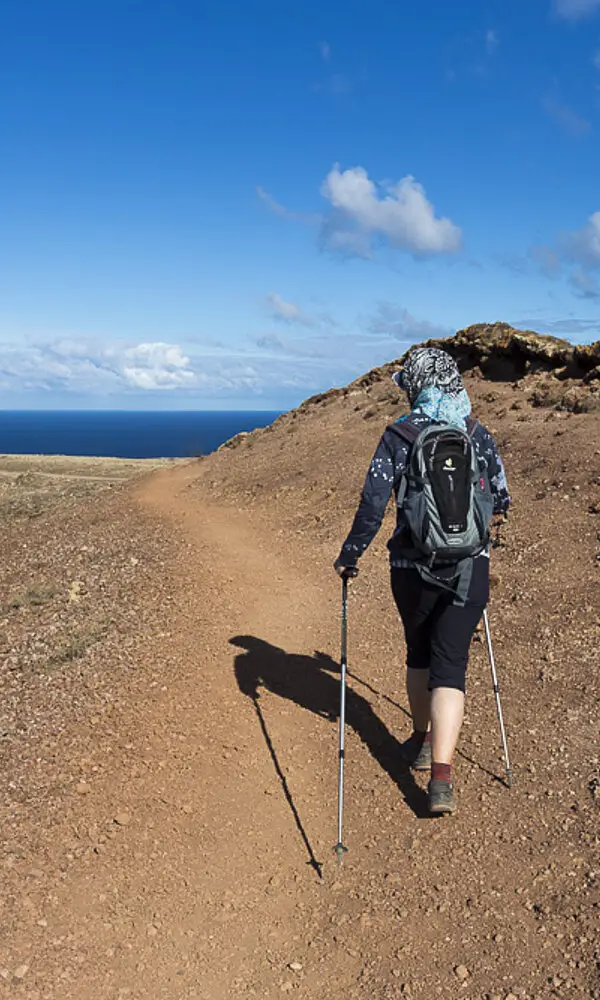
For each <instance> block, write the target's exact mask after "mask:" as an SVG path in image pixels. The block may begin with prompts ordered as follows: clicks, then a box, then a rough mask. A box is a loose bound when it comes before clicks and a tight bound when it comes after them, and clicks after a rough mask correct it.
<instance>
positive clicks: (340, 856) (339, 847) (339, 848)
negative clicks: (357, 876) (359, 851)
mask: <svg viewBox="0 0 600 1000" xmlns="http://www.w3.org/2000/svg"><path fill="white" fill-rule="evenodd" d="M333 849H334V851H335V853H336V856H337V863H338V868H341V867H342V861H343V860H344V854H347V853H348V848H347V847H344V845H343V844H342V843H341V841H340V843H339V844H336V845H335V847H334V848H333Z"/></svg>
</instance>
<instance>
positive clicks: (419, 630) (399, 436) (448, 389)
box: [334, 347, 510, 814]
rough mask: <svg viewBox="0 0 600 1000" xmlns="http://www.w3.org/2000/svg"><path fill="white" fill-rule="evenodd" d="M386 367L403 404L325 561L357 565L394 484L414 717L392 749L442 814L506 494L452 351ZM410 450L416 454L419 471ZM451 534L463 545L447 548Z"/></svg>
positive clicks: (448, 807)
mask: <svg viewBox="0 0 600 1000" xmlns="http://www.w3.org/2000/svg"><path fill="white" fill-rule="evenodd" d="M392 377H393V380H394V382H395V383H396V385H397V386H398V387H399V388H401V389H403V390H404V392H405V393H406V395H407V397H408V402H409V404H410V408H411V410H410V413H409V414H408V416H406V417H401V418H400V420H398V421H396V423H395V424H392V425H391V426H390V427H388V428H387V430H386V431H385V433H384V434H383V437H382V438H381V441H380V442H379V446H378V448H377V451H376V452H375V455H374V457H373V460H372V462H371V465H370V468H369V472H368V474H367V478H366V482H365V485H364V489H363V492H362V497H361V501H360V504H359V506H358V510H357V512H356V516H355V518H354V523H353V525H352V529H351V531H350V534H349V535H348V537H347V539H346V541H345V542H344V544H343V546H342V550H341V553H340V555H339V557H338V559H337V560H336V561H335V563H334V567H335V570H336V572H337V573H338V574H339V575H340V576H341V577H343V576H344V575H345V574H347V573H348V570H356V567H357V562H358V559H359V558H360V557H361V556H362V555H363V553H364V552H365V550H366V549H367V547H368V546H369V544H370V543H371V542H372V540H373V538H374V537H375V535H376V534H377V532H378V530H379V528H380V526H381V522H382V520H383V516H384V513H385V509H386V506H387V503H388V500H389V499H390V496H391V493H392V490H394V492H395V495H396V500H397V524H396V530H395V532H394V534H393V536H392V538H391V539H390V541H389V542H388V548H389V552H390V564H391V585H392V593H393V596H394V599H395V602H396V605H397V608H398V612H399V614H400V617H401V619H402V624H403V626H404V634H405V638H406V649H407V657H406V665H407V671H406V687H407V693H408V700H409V704H410V710H411V715H412V723H413V732H412V734H411V736H410V737H409V739H407V740H406V741H405V742H404V743H403V744H402V745H401V753H402V757H403V759H404V760H405V762H406V763H407V764H408V765H409V766H410V767H412V768H413V769H414V770H416V771H429V770H430V771H431V776H430V781H429V786H428V801H429V810H430V812H431V813H434V814H442V813H452V812H454V810H455V808H456V803H455V798H454V792H453V782H452V758H453V755H454V751H455V749H456V744H457V742H458V737H459V734H460V730H461V727H462V722H463V714H464V698H465V678H466V670H467V663H468V659H469V648H470V644H471V639H472V637H473V634H474V632H475V629H476V628H477V625H478V624H479V621H480V619H481V617H482V615H483V612H484V609H485V606H486V604H487V601H488V598H489V585H490V584H489V566H490V560H489V549H490V535H489V525H490V521H491V520H492V518H493V523H494V524H495V525H496V526H498V528H499V525H500V523H501V522H502V521H503V520H504V518H505V516H506V513H507V510H508V507H509V504H510V497H509V494H508V488H507V483H506V476H505V473H504V467H503V465H502V460H501V458H500V456H499V454H498V451H497V448H496V444H495V442H494V439H493V437H492V435H491V434H490V433H489V431H488V430H486V428H485V427H484V426H483V425H482V424H480V423H478V422H477V421H475V420H472V419H470V414H471V401H470V399H469V396H468V393H467V391H466V389H465V386H464V383H463V380H462V377H461V374H460V372H459V369H458V366H457V364H456V362H455V361H454V359H453V358H452V357H451V356H450V355H449V354H448V353H447V352H446V351H442V350H439V349H438V348H433V347H419V348H415V349H413V350H412V351H411V352H410V353H409V354H408V355H407V357H406V359H405V363H404V366H403V368H402V369H401V371H399V372H396V373H395V374H394V375H393V376H392ZM457 432H458V433H457ZM417 438H418V439H419V440H418V442H417ZM444 449H445V450H444ZM445 455H447V456H448V457H446V458H444V456H445ZM436 456H437V461H436ZM420 460H423V461H426V462H427V465H426V468H427V469H428V473H427V475H426V474H425V473H424V472H423V469H424V468H425V466H423V465H420V464H419V461H420ZM471 462H472V463H473V464H471ZM415 463H417V465H418V467H417V465H415ZM419 472H421V475H420V474H419ZM429 473H431V479H430V480H429V484H430V485H429V488H428V487H427V485H426V480H427V477H428V474H429ZM427 494H428V495H427ZM432 498H433V501H432ZM444 498H445V499H444ZM461 498H462V502H463V511H462V513H461V512H459V513H457V511H459V509H460V508H461ZM424 501H429V505H428V506H427V507H424ZM438 501H439V505H438ZM432 502H433V507H432V506H431V504H432ZM457 505H458V506H457ZM442 507H443V508H444V509H441V508H442ZM466 510H470V513H469V514H468V515H467V514H466V513H465V511H466ZM453 518H454V521H453ZM459 522H460V523H459ZM455 543H456V544H461V545H462V551H460V550H457V549H456V548H452V546H453V545H454V544H455ZM466 553H468V554H466Z"/></svg>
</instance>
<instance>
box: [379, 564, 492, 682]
mask: <svg viewBox="0 0 600 1000" xmlns="http://www.w3.org/2000/svg"><path fill="white" fill-rule="evenodd" d="M392 593H393V595H394V600H395V601H396V606H397V608H398V611H399V613H400V617H401V619H402V624H403V626H404V635H405V637H406V649H407V656H406V665H407V667H410V668H411V669H412V670H428V671H429V689H430V690H431V691H432V690H433V689H434V688H438V687H448V688H456V689H457V690H459V691H464V690H465V683H466V674H467V664H468V662H469V649H470V646H471V640H472V638H473V633H474V632H475V629H476V628H477V625H478V624H479V622H480V620H481V617H482V615H483V612H484V609H485V606H486V604H487V602H488V600H489V596H490V560H489V559H488V558H486V557H485V556H479V557H478V558H477V559H475V560H474V562H473V576H472V578H471V585H470V587H469V593H468V596H467V601H466V603H465V604H464V606H462V607H461V606H459V605H456V604H453V603H452V601H453V595H452V594H450V593H448V591H446V590H442V589H441V588H440V587H436V586H435V584H431V583H426V582H425V581H424V580H423V579H422V578H421V577H420V575H419V573H418V572H417V570H416V569H397V568H396V567H392Z"/></svg>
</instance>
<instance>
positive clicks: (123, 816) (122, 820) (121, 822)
mask: <svg viewBox="0 0 600 1000" xmlns="http://www.w3.org/2000/svg"><path fill="white" fill-rule="evenodd" d="M115 823H116V824H117V826H129V824H130V823H131V813H128V812H118V813H117V815H116V816H115Z"/></svg>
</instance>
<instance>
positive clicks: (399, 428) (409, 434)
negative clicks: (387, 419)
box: [388, 420, 421, 444]
mask: <svg viewBox="0 0 600 1000" xmlns="http://www.w3.org/2000/svg"><path fill="white" fill-rule="evenodd" d="M388 431H393V433H394V434H397V435H398V437H401V438H402V439H403V440H404V441H408V443H409V444H414V443H415V441H416V440H417V438H418V436H419V434H420V433H421V429H420V428H418V427H415V425H414V424H411V422H410V420H399V421H398V422H397V423H395V424H389V426H388Z"/></svg>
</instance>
